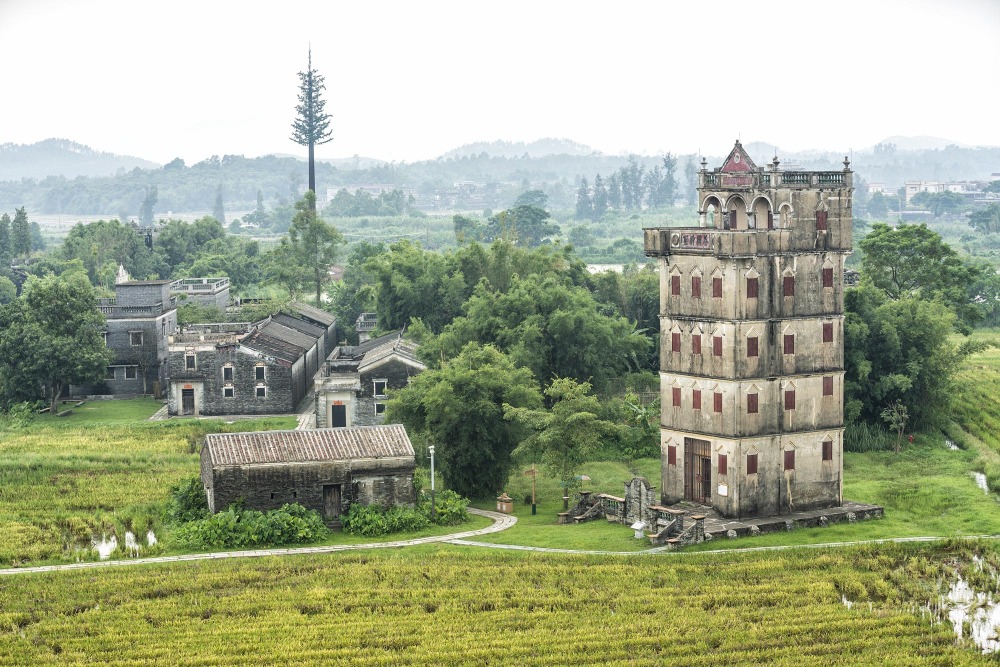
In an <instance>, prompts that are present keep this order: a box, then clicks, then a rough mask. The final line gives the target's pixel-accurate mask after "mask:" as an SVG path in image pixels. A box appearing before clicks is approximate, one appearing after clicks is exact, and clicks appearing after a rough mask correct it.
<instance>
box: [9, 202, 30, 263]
mask: <svg viewBox="0 0 1000 667" xmlns="http://www.w3.org/2000/svg"><path fill="white" fill-rule="evenodd" d="M10 236H11V238H10V240H11V250H13V253H14V256H15V257H28V256H29V255H30V254H31V226H30V225H29V224H28V212H27V211H25V210H24V207H23V206H22V207H21V208H19V209H15V211H14V222H13V224H11V229H10Z"/></svg>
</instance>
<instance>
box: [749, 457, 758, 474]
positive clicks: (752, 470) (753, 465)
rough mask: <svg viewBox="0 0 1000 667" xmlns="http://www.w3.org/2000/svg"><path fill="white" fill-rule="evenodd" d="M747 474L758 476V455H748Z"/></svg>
mask: <svg viewBox="0 0 1000 667" xmlns="http://www.w3.org/2000/svg"><path fill="white" fill-rule="evenodd" d="M747 474H748V475H756V474H757V455H756V454H747Z"/></svg>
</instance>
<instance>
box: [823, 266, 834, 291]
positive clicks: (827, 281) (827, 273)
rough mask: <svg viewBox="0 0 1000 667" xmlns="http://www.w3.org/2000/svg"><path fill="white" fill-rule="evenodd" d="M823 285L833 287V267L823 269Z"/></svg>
mask: <svg viewBox="0 0 1000 667" xmlns="http://www.w3.org/2000/svg"><path fill="white" fill-rule="evenodd" d="M823 287H833V269H823Z"/></svg>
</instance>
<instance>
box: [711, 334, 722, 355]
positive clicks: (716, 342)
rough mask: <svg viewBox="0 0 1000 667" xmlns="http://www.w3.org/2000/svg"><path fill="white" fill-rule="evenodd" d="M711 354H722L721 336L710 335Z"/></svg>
mask: <svg viewBox="0 0 1000 667" xmlns="http://www.w3.org/2000/svg"><path fill="white" fill-rule="evenodd" d="M712 355H713V356H716V357H721V356H722V336H712Z"/></svg>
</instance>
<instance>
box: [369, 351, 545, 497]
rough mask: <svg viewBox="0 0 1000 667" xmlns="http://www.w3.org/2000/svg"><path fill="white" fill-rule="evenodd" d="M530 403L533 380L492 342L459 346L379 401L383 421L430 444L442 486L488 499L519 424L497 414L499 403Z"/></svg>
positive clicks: (506, 466)
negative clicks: (382, 402)
mask: <svg viewBox="0 0 1000 667" xmlns="http://www.w3.org/2000/svg"><path fill="white" fill-rule="evenodd" d="M505 405H509V406H511V407H513V408H538V407H539V406H540V405H541V395H540V394H539V391H538V384H537V383H536V382H535V379H534V378H533V377H532V376H531V371H529V370H528V369H526V368H517V367H516V366H515V365H514V364H513V363H512V362H511V360H510V359H508V358H507V357H506V356H505V355H504V354H503V353H501V352H500V351H499V350H497V349H496V348H494V347H492V346H489V345H487V346H480V345H478V344H476V343H469V344H468V345H466V346H465V347H464V348H463V349H462V351H461V353H460V354H458V355H457V356H456V357H455V358H454V359H452V360H451V361H449V362H446V363H444V364H442V365H441V367H440V368H434V369H428V370H426V371H424V372H423V373H421V374H420V375H417V376H416V377H414V378H413V379H412V380H411V381H410V384H409V385H407V387H406V388H404V389H401V390H400V391H398V392H395V394H394V396H393V397H392V398H391V399H390V400H389V402H388V405H387V407H386V420H387V421H388V422H401V423H403V424H404V425H405V426H406V428H407V430H408V431H409V432H410V433H414V434H417V435H418V436H419V437H421V438H424V439H426V440H427V441H428V442H430V443H433V444H435V445H436V446H437V460H438V461H439V462H440V466H441V474H442V475H443V476H444V480H445V483H446V484H447V485H448V487H449V488H451V489H452V490H454V491H456V492H457V493H459V494H461V495H463V496H466V497H469V498H490V497H492V496H494V495H495V494H496V493H497V492H498V491H500V489H502V488H503V487H504V485H505V484H506V483H507V478H508V476H509V474H510V468H511V453H512V452H513V451H514V448H515V447H516V446H517V444H518V442H520V441H521V439H522V437H523V435H524V427H523V426H521V425H519V424H517V423H514V422H511V421H508V420H505V419H504V406H505Z"/></svg>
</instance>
